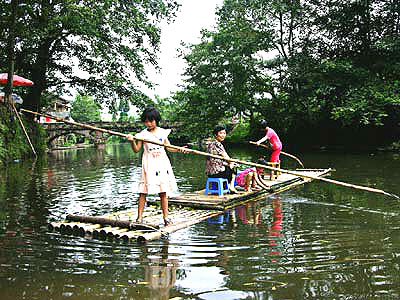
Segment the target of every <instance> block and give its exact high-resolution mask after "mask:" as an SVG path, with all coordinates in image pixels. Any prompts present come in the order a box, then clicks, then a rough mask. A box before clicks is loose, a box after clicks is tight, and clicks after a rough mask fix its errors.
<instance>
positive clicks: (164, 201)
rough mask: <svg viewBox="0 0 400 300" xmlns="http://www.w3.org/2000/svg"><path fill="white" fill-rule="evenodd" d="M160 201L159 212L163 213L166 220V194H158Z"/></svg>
mask: <svg viewBox="0 0 400 300" xmlns="http://www.w3.org/2000/svg"><path fill="white" fill-rule="evenodd" d="M158 195H159V196H160V200H161V210H162V213H163V217H164V220H166V219H168V198H167V193H159V194H158Z"/></svg>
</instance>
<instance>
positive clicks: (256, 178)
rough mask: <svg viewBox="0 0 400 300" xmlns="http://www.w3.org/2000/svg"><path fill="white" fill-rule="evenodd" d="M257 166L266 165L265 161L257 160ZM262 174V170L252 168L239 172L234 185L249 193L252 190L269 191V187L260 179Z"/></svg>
mask: <svg viewBox="0 0 400 300" xmlns="http://www.w3.org/2000/svg"><path fill="white" fill-rule="evenodd" d="M257 164H260V165H268V163H267V161H266V160H264V159H262V158H260V159H258V160H257ZM263 173H264V168H259V167H253V168H249V169H246V170H244V171H241V172H240V174H239V175H238V176H237V177H236V183H237V184H238V185H239V186H240V187H243V188H244V189H245V191H246V192H251V191H252V189H256V188H264V189H269V188H270V187H269V186H268V185H266V184H265V183H264V182H263V181H262V179H261V177H260V176H261V175H262V174H263Z"/></svg>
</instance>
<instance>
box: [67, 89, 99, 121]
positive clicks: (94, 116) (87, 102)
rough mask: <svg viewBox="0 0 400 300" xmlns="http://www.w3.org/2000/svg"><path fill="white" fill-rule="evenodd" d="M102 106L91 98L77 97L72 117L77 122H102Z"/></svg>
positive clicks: (73, 103) (73, 104) (73, 105)
mask: <svg viewBox="0 0 400 300" xmlns="http://www.w3.org/2000/svg"><path fill="white" fill-rule="evenodd" d="M100 109H101V107H100V105H99V104H98V103H97V102H96V101H95V100H94V99H93V98H92V97H89V96H81V95H77V96H76V98H75V100H74V102H72V107H71V117H72V119H74V120H75V121H76V122H83V123H84V122H96V121H101V113H100Z"/></svg>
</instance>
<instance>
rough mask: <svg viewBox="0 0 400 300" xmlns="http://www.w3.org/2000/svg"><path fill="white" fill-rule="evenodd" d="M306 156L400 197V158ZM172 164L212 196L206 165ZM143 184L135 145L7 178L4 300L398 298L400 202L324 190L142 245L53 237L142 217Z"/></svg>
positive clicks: (198, 161)
mask: <svg viewBox="0 0 400 300" xmlns="http://www.w3.org/2000/svg"><path fill="white" fill-rule="evenodd" d="M230 150H231V152H230V155H231V156H233V157H237V158H239V159H242V160H252V159H256V158H257V157H258V155H257V154H254V153H253V152H252V149H245V148H243V147H241V148H240V149H230ZM297 156H299V157H301V158H302V161H303V162H304V164H305V165H306V167H309V168H318V167H335V169H336V172H334V173H333V174H332V177H333V178H334V179H338V180H342V181H347V182H351V183H355V184H362V185H366V184H371V186H372V187H376V188H380V189H384V190H388V191H390V192H393V193H396V194H400V187H399V185H398V178H399V175H400V170H399V169H400V168H399V159H398V156H396V155H392V154H380V155H377V154H375V155H373V156H371V155H356V154H346V155H335V154H326V153H322V154H321V153H318V154H304V155H297ZM171 161H172V165H173V167H174V173H175V174H176V177H177V181H178V184H179V187H180V192H184V191H194V190H198V189H202V188H203V187H204V185H205V176H204V175H203V174H204V158H203V157H195V156H190V155H186V156H181V155H178V154H174V153H172V154H171ZM292 163H293V162H290V161H283V162H282V165H283V166H284V167H289V166H290V165H291V164H292ZM139 177H140V156H139V155H137V154H134V153H133V152H132V151H131V150H130V148H129V145H121V146H107V147H106V149H105V150H96V149H93V148H88V149H80V150H72V151H64V152H62V151H60V152H55V153H52V154H51V155H50V156H49V157H48V158H47V159H38V160H37V161H25V162H21V163H18V164H11V165H9V166H7V167H6V168H3V169H2V170H0V299H2V300H3V299H4V300H8V299H78V300H79V299H171V298H175V299H371V298H378V299H397V298H398V297H399V293H400V288H399V287H398V280H399V278H398V274H399V269H400V238H399V237H400V234H399V233H400V226H399V222H400V218H399V211H400V209H399V202H398V201H396V200H393V199H390V198H387V197H382V196H380V195H374V194H371V193H366V192H359V191H355V190H349V189H345V188H342V187H337V186H334V185H329V184H325V183H318V182H314V183H312V184H309V185H307V186H306V187H304V188H299V189H296V190H294V191H290V192H286V193H284V194H281V195H276V196H272V197H270V198H266V199H264V200H262V201H258V202H249V203H246V204H245V205H242V206H240V207H236V208H235V209H232V210H229V211H226V212H224V214H223V215H222V216H221V217H218V218H213V219H212V220H209V221H208V222H203V223H200V224H196V225H194V226H191V227H189V228H186V229H183V230H180V231H178V232H175V233H173V234H171V235H170V236H169V238H168V239H166V240H163V239H162V240H158V241H153V242H150V243H148V244H145V245H136V244H125V243H118V242H110V241H107V240H96V239H87V238H81V237H76V236H68V235H59V234H58V233H53V232H49V231H48V230H47V223H48V222H50V221H58V220H62V219H63V218H64V216H65V215H66V214H69V213H73V214H84V215H101V214H106V213H110V212H112V211H120V210H124V209H132V208H133V209H134V208H135V207H136V203H137V196H138V195H137V193H136V192H135V191H136V186H137V181H138V179H139Z"/></svg>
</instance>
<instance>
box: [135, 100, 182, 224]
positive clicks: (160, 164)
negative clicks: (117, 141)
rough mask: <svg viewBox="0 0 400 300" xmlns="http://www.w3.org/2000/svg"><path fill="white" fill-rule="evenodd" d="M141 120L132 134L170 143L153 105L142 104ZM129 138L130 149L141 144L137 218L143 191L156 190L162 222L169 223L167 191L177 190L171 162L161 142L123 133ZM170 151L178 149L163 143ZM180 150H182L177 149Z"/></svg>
mask: <svg viewBox="0 0 400 300" xmlns="http://www.w3.org/2000/svg"><path fill="white" fill-rule="evenodd" d="M141 120H142V122H143V123H144V125H145V126H146V129H144V130H142V131H141V132H140V133H138V134H137V135H136V137H138V138H141V139H145V140H149V141H155V142H158V143H163V144H164V145H166V146H167V145H170V143H169V141H168V135H169V133H170V132H171V129H164V128H161V127H158V122H159V121H160V120H161V116H160V113H159V112H158V111H157V110H156V109H155V108H153V107H150V108H146V109H145V110H144V112H143V113H142V116H141ZM127 138H128V140H129V141H130V142H131V146H132V149H133V151H134V152H135V153H137V152H139V151H140V149H141V148H142V145H143V148H144V151H143V156H142V177H141V179H140V183H139V194H140V196H139V205H138V217H137V220H136V221H137V222H139V223H141V222H142V215H143V210H144V206H145V203H146V196H147V194H158V195H159V196H160V200H161V209H162V212H163V217H164V223H165V225H170V224H171V223H172V222H171V221H170V220H169V219H168V198H167V193H171V192H172V191H174V190H177V185H176V181H175V176H174V173H173V171H172V167H171V163H170V161H169V159H168V156H167V154H166V152H165V149H164V146H160V145H156V144H151V143H146V142H142V141H140V140H138V141H136V140H135V138H134V137H133V136H132V135H128V136H127ZM167 150H168V151H170V152H177V151H179V150H175V149H171V148H168V147H167ZM179 152H183V151H179Z"/></svg>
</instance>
